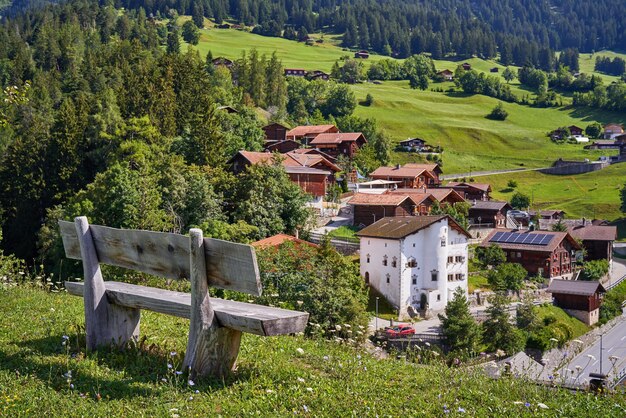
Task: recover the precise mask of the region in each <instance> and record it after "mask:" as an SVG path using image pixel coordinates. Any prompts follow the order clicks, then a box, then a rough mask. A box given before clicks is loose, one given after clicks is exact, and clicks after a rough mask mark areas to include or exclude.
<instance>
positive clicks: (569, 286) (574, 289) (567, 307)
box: [546, 279, 606, 325]
mask: <svg viewBox="0 0 626 418" xmlns="http://www.w3.org/2000/svg"><path fill="white" fill-rule="evenodd" d="M546 291H547V292H548V293H552V297H553V298H554V304H555V305H556V306H558V307H560V308H562V309H563V310H564V311H565V312H567V313H568V314H570V315H572V316H573V317H575V318H578V319H580V320H581V321H582V322H584V323H585V324H587V325H593V324H595V323H597V322H598V319H599V317H600V304H601V302H602V294H604V293H606V290H605V289H604V287H602V285H601V284H600V283H599V282H597V281H583V280H559V279H555V280H552V281H551V282H550V286H549V287H548V289H547V290H546Z"/></svg>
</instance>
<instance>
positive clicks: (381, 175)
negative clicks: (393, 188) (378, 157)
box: [370, 164, 439, 189]
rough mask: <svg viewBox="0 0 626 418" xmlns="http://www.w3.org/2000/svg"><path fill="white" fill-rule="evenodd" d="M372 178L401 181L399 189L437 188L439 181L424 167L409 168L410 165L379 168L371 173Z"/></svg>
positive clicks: (437, 177) (436, 176)
mask: <svg viewBox="0 0 626 418" xmlns="http://www.w3.org/2000/svg"><path fill="white" fill-rule="evenodd" d="M370 177H371V178H372V179H375V180H391V181H399V182H400V183H398V186H399V187H408V188H424V189H425V188H426V187H428V186H429V185H430V186H431V187H432V186H435V185H436V184H437V183H436V182H437V180H438V179H439V176H438V175H435V173H433V172H432V171H430V170H427V169H426V168H424V167H408V164H407V165H405V166H400V165H399V164H398V165H396V166H395V167H378V168H377V169H376V170H374V171H373V172H372V173H370Z"/></svg>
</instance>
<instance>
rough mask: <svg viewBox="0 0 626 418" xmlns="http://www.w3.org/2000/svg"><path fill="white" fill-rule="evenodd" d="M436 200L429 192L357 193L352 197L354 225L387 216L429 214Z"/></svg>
mask: <svg viewBox="0 0 626 418" xmlns="http://www.w3.org/2000/svg"><path fill="white" fill-rule="evenodd" d="M434 202H435V200H434V199H433V198H432V196H430V195H429V194H424V195H421V196H416V195H409V194H404V195H403V194H386V193H385V194H371V193H357V194H355V195H354V196H352V197H351V198H350V200H349V201H348V204H349V205H350V206H352V208H353V211H352V213H353V214H354V225H365V226H367V225H371V224H373V223H374V222H376V221H377V220H379V219H382V218H385V217H398V216H417V215H428V214H429V213H430V208H431V207H432V205H433V203H434Z"/></svg>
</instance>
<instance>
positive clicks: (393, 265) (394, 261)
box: [391, 257, 398, 267]
mask: <svg viewBox="0 0 626 418" xmlns="http://www.w3.org/2000/svg"><path fill="white" fill-rule="evenodd" d="M391 267H398V259H397V258H396V257H394V258H392V259H391Z"/></svg>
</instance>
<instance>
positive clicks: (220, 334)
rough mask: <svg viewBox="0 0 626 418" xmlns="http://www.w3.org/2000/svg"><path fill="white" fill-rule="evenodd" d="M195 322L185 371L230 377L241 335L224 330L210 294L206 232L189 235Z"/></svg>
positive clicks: (194, 232) (191, 332)
mask: <svg viewBox="0 0 626 418" xmlns="http://www.w3.org/2000/svg"><path fill="white" fill-rule="evenodd" d="M189 238H190V239H189V245H190V251H189V258H190V271H191V273H190V276H191V277H190V280H191V318H190V322H189V339H188V342H187V351H186V353H185V360H184V362H183V367H184V368H185V369H189V376H190V378H192V379H194V378H196V377H204V376H208V375H211V376H214V377H218V378H221V377H223V376H226V375H228V373H230V371H231V370H232V369H233V368H234V366H235V361H236V360H237V355H238V353H239V344H240V342H241V331H237V330H233V329H230V328H225V327H220V326H219V323H218V320H217V317H216V316H215V312H214V311H213V308H212V306H211V301H210V299H209V291H208V285H209V283H208V276H207V269H206V265H207V263H206V259H205V248H204V238H203V235H202V230H200V229H191V230H190V231H189Z"/></svg>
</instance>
